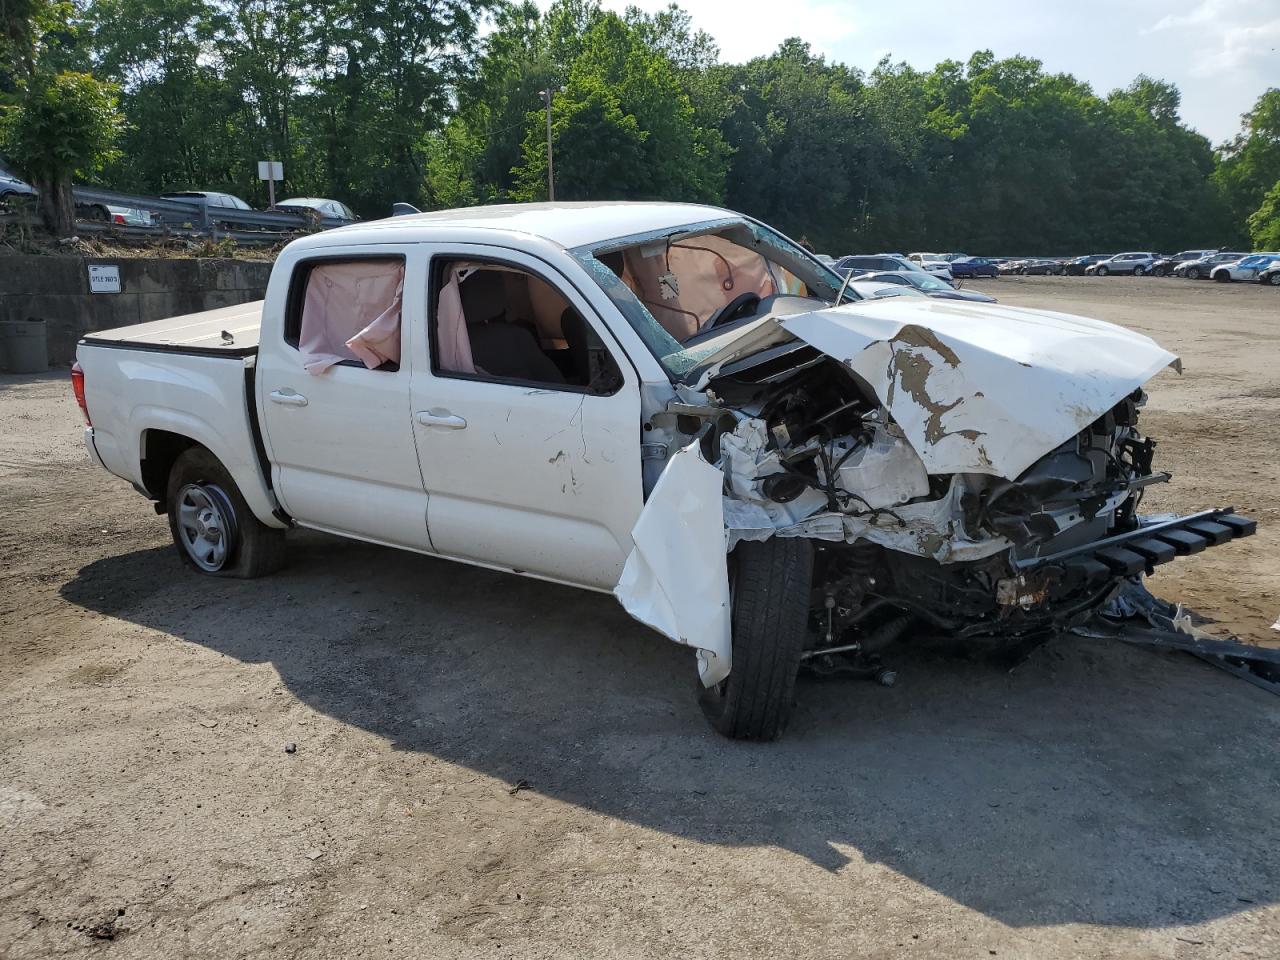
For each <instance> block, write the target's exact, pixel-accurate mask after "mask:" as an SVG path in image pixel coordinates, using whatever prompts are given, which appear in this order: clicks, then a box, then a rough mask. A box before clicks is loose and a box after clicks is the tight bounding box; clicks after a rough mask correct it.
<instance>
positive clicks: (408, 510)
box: [257, 245, 430, 550]
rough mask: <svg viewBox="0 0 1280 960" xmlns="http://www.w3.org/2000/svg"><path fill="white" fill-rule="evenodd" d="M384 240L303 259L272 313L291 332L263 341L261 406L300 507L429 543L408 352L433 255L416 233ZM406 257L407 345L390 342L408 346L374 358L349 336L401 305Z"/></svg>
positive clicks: (302, 518)
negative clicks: (401, 240)
mask: <svg viewBox="0 0 1280 960" xmlns="http://www.w3.org/2000/svg"><path fill="white" fill-rule="evenodd" d="M377 250H378V252H377V253H376V254H373V255H371V251H370V247H369V246H368V245H362V246H361V247H359V248H353V249H351V250H349V251H347V250H343V249H341V248H336V249H326V250H325V251H324V255H323V257H316V258H314V259H308V260H304V261H300V262H299V263H298V264H296V265H295V266H294V268H293V271H292V274H291V276H292V280H291V286H292V287H293V288H294V289H291V291H290V293H289V295H288V297H287V298H286V299H282V300H280V301H278V302H268V303H267V304H266V305H265V309H266V310H279V311H281V312H282V314H283V316H282V317H280V318H279V319H277V320H275V321H274V322H268V317H267V316H266V314H265V313H264V322H263V330H264V331H265V330H272V331H275V333H274V335H275V336H279V337H281V342H278V343H272V344H267V343H263V344H262V345H261V347H260V348H259V357H258V365H259V371H258V378H257V384H258V397H257V401H258V411H259V416H260V418H261V423H262V424H263V427H264V430H263V434H264V436H263V440H264V442H265V443H266V444H267V448H268V451H269V454H270V460H271V463H272V481H273V485H274V487H275V491H276V495H277V497H278V498H279V499H280V502H281V504H282V506H283V507H284V508H285V510H286V511H288V513H289V515H290V516H292V517H293V518H294V519H295V520H297V521H298V522H299V523H301V524H303V525H304V526H310V527H316V528H318V529H321V530H328V531H332V532H334V533H341V534H344V535H347V536H354V537H357V538H360V539H364V540H372V541H375V542H378V543H387V544H392V545H395V546H401V547H409V548H412V549H419V550H427V549H430V540H429V538H428V536H427V494H426V491H425V490H424V489H423V486H422V474H421V473H420V471H419V470H418V458H417V454H416V453H415V451H414V447H413V427H412V419H411V416H410V414H411V412H412V411H411V410H410V400H409V398H410V371H409V363H408V357H409V353H410V350H411V343H412V337H413V331H414V329H415V327H417V328H420V327H421V321H422V316H423V306H424V301H425V298H424V296H423V295H422V292H421V291H422V286H423V284H424V283H425V277H426V255H425V253H424V252H423V251H421V250H418V249H417V248H416V247H414V246H412V245H409V246H386V247H383V246H379V247H378V248H377ZM287 268H288V265H287V264H278V265H277V267H276V269H287ZM400 269H402V271H403V273H402V276H403V296H402V299H401V300H400V304H399V306H400V333H399V350H394V349H392V348H391V347H389V346H387V345H386V344H382V345H381V347H380V348H381V349H383V350H385V351H386V352H387V353H388V354H398V355H399V356H398V357H396V358H394V359H389V360H388V361H387V362H385V363H382V364H379V365H377V366H375V367H374V368H370V366H369V365H368V364H367V363H366V362H362V361H361V360H359V359H353V357H354V356H355V354H354V353H353V352H352V351H351V349H350V348H348V347H346V345H345V340H346V339H347V337H348V336H350V335H354V334H355V333H357V332H358V331H359V330H361V329H363V328H365V327H366V325H367V324H368V322H369V321H370V320H372V319H374V318H375V317H378V316H379V314H380V313H385V309H386V308H389V307H391V308H393V306H394V303H395V298H396V296H397V294H396V289H397V275H396V271H397V270H400ZM326 289H327V291H328V295H327V296H326V295H325V291H326ZM392 319H394V317H393V318H392ZM304 325H305V327H304ZM366 356H368V353H367V351H366ZM376 359H377V357H376V356H375V357H374V358H373V359H372V360H370V362H376ZM308 366H310V367H311V369H313V370H316V371H317V372H315V373H311V372H308V369H307V367H308Z"/></svg>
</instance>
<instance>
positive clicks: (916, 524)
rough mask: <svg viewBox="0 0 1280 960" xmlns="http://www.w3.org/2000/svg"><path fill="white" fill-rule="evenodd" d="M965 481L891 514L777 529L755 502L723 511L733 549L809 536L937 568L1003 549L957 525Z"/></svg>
mask: <svg viewBox="0 0 1280 960" xmlns="http://www.w3.org/2000/svg"><path fill="white" fill-rule="evenodd" d="M966 489H967V487H966V481H965V479H964V478H963V477H955V478H953V479H952V481H951V488H950V490H948V492H947V495H946V496H945V497H942V498H941V499H938V500H924V501H920V502H918V503H908V504H905V505H903V506H900V507H894V508H893V510H892V512H890V511H887V510H886V511H883V512H877V513H870V514H863V515H860V516H855V515H852V514H847V513H831V512H824V513H819V514H815V515H814V516H812V517H810V518H808V519H807V520H801V521H800V522H799V523H792V524H779V523H776V522H774V518H773V517H772V516H771V515H770V513H769V512H768V511H766V510H764V509H761V505H760V504H757V503H747V502H744V501H741V500H735V499H732V498H729V497H726V498H725V499H724V504H723V506H722V510H723V513H724V522H725V528H726V530H727V531H728V536H729V547H730V549H732V548H733V547H735V546H737V544H738V543H740V542H741V541H743V540H767V539H768V538H769V537H808V538H810V539H813V540H827V541H830V542H832V543H853V542H854V541H855V540H866V541H868V542H870V543H876V544H879V545H880V546H882V547H887V548H888V549H890V550H897V551H900V552H902V553H912V554H915V555H917V556H921V557H931V558H933V559H934V560H937V561H938V562H939V563H960V562H962V561H965V560H980V559H982V558H983V557H989V556H992V555H993V554H996V553H999V552H1000V551H1002V550H1007V549H1008V548H1009V546H1010V543H1009V541H1008V540H1006V539H1005V538H1004V537H999V536H989V537H984V538H982V539H979V540H971V539H969V537H968V536H967V535H966V533H965V532H964V528H963V525H962V524H961V516H962V510H961V505H960V501H961V498H962V497H963V496H964V494H965V491H966Z"/></svg>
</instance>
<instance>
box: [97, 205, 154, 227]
mask: <svg viewBox="0 0 1280 960" xmlns="http://www.w3.org/2000/svg"><path fill="white" fill-rule="evenodd" d="M107 214H108V215H109V217H110V220H111V222H112V223H114V224H115V225H116V226H118V227H150V226H153V225H154V224H155V216H154V214H152V212H151V211H150V210H139V209H138V208H136V207H117V206H114V205H112V204H108V205H107Z"/></svg>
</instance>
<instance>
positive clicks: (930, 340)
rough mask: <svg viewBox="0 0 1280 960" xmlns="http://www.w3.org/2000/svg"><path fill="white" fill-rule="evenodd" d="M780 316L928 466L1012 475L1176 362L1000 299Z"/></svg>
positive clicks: (886, 304) (1125, 333) (1134, 342)
mask: <svg viewBox="0 0 1280 960" xmlns="http://www.w3.org/2000/svg"><path fill="white" fill-rule="evenodd" d="M779 322H780V323H781V325H782V326H783V327H784V328H785V329H787V330H788V331H790V332H791V333H793V334H795V335H796V336H797V337H799V338H800V339H801V340H803V341H805V342H806V343H808V344H810V345H811V346H813V347H816V348H817V349H818V350H821V351H822V352H823V353H825V354H827V355H828V356H831V357H834V358H835V359H837V360H841V361H843V362H845V363H846V364H848V365H849V367H850V368H851V369H852V370H853V371H854V373H856V374H857V375H858V376H859V377H861V378H862V379H863V380H864V381H866V383H867V384H868V385H869V386H870V388H871V389H872V390H873V391H874V392H875V394H876V396H877V397H878V398H879V399H880V402H881V403H883V404H884V405H885V406H886V407H887V408H888V410H889V412H890V413H891V414H892V416H893V419H894V422H895V423H897V424H898V426H900V427H901V428H902V430H903V432H904V434H905V435H906V438H907V440H908V441H909V442H910V443H911V445H912V447H914V448H915V450H916V453H918V454H919V455H920V459H921V460H923V461H924V464H925V467H926V468H927V469H928V471H929V473H931V474H951V473H982V474H990V475H993V476H998V477H1005V478H1007V479H1015V478H1016V477H1017V476H1018V475H1019V474H1020V473H1022V471H1023V470H1025V469H1026V468H1027V467H1029V466H1030V465H1031V464H1032V463H1034V462H1035V461H1036V460H1038V459H1039V458H1040V457H1042V456H1044V454H1045V453H1046V452H1047V451H1049V450H1052V449H1053V448H1054V447H1056V446H1057V445H1058V444H1060V443H1062V442H1063V441H1065V440H1067V439H1068V438H1070V437H1072V436H1074V435H1075V434H1077V433H1079V432H1080V431H1081V430H1083V429H1084V428H1085V427H1087V426H1088V425H1089V424H1091V423H1093V422H1094V421H1095V420H1096V419H1097V418H1098V417H1100V416H1102V414H1104V413H1106V412H1107V411H1108V410H1109V409H1111V408H1112V407H1113V406H1114V405H1115V404H1116V403H1117V402H1119V401H1120V400H1121V399H1122V398H1123V397H1125V396H1126V395H1128V394H1129V393H1132V392H1133V391H1134V390H1136V389H1137V388H1138V387H1140V386H1142V385H1143V384H1144V383H1146V382H1147V381H1148V380H1150V379H1151V377H1153V376H1154V375H1155V374H1156V373H1157V372H1159V371H1160V370H1161V369H1162V368H1163V367H1165V366H1168V365H1170V364H1174V363H1176V362H1177V357H1176V356H1174V355H1173V354H1172V353H1169V352H1168V351H1167V350H1165V349H1163V348H1162V347H1161V346H1159V345H1158V344H1157V343H1156V342H1155V341H1153V340H1151V339H1150V338H1149V337H1145V336H1143V335H1142V334H1139V333H1134V332H1133V331H1130V330H1126V329H1124V328H1123V327H1118V326H1115V325H1113V324H1109V323H1104V322H1103V321H1100V320H1090V319H1087V318H1085V317H1075V316H1070V315H1068V314H1062V313H1051V312H1048V311H1043V310H1027V309H1020V308H1016V307H1006V306H1002V305H999V304H982V305H977V304H970V303H950V302H947V301H942V300H928V299H923V298H905V297H899V298H892V299H888V300H876V301H861V302H858V303H854V304H846V305H844V306H840V307H830V308H827V309H824V310H815V311H813V312H811V313H804V314H798V315H794V316H790V317H786V318H784V319H782V320H780V321H779Z"/></svg>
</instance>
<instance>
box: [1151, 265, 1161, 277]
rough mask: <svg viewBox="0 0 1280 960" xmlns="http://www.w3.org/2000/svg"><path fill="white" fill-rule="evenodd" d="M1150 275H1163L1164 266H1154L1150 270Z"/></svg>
mask: <svg viewBox="0 0 1280 960" xmlns="http://www.w3.org/2000/svg"><path fill="white" fill-rule="evenodd" d="M1151 275H1152V276H1153V277H1163V276H1164V267H1154V268H1152V270H1151Z"/></svg>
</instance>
